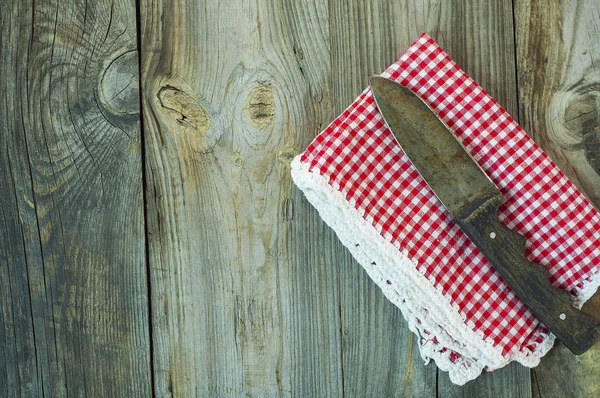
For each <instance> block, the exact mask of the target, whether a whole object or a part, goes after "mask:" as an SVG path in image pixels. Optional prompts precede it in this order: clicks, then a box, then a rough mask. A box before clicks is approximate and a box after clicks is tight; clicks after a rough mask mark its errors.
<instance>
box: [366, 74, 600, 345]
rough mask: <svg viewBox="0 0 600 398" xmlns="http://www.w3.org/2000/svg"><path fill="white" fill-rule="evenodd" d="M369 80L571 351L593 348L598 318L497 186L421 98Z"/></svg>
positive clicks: (416, 161)
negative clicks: (504, 206) (519, 222)
mask: <svg viewBox="0 0 600 398" xmlns="http://www.w3.org/2000/svg"><path fill="white" fill-rule="evenodd" d="M370 80H371V90H372V93H373V97H374V98H375V101H376V103H377V107H378V108H379V111H380V112H381V114H382V115H383V118H384V119H385V122H386V123H387V125H388V127H389V128H390V130H391V131H392V133H393V134H394V136H395V137H396V139H397V140H398V143H399V144H400V146H401V147H402V149H403V150H404V152H405V153H406V155H407V156H408V158H409V159H410V160H411V162H412V164H413V165H414V166H415V168H416V169H417V170H418V171H419V173H420V174H421V176H422V177H423V178H424V179H425V181H426V182H427V184H428V185H429V187H430V188H431V189H432V190H433V192H434V193H435V194H436V196H437V197H438V198H439V199H440V200H441V202H442V203H443V204H444V206H445V207H446V209H447V210H448V211H449V212H450V214H451V215H452V217H453V218H454V221H455V222H456V223H457V225H458V226H460V227H461V229H462V230H463V231H464V232H465V233H466V234H467V236H468V237H469V238H470V239H471V241H472V242H473V243H474V244H475V245H476V246H477V247H478V248H479V249H480V250H481V252H482V253H483V255H484V256H485V257H486V258H487V260H488V261H489V262H490V263H491V264H492V266H494V268H495V269H496V270H497V271H498V273H499V274H500V275H501V276H502V278H504V280H505V281H506V282H507V283H508V285H509V286H510V287H511V288H512V289H513V291H514V292H515V293H516V295H517V296H518V297H519V298H520V299H521V301H523V302H524V303H525V304H526V305H527V306H528V307H529V309H530V310H531V311H532V312H533V314H534V315H535V316H536V317H537V318H538V319H539V320H540V321H541V322H542V323H544V325H546V327H548V329H549V330H550V331H551V332H552V333H554V335H556V336H557V337H558V338H559V339H560V340H561V341H562V342H563V343H564V344H565V345H566V346H567V347H568V348H569V349H570V350H571V351H572V352H573V353H575V354H581V353H583V352H585V351H586V350H587V349H588V348H590V347H591V346H592V345H593V343H594V341H595V339H596V338H597V336H598V334H600V320H599V319H596V318H594V317H592V316H590V315H588V314H586V313H584V312H583V311H580V310H578V309H577V308H575V307H573V304H572V300H571V295H570V293H568V292H567V291H565V290H561V289H558V288H556V287H554V286H553V285H552V284H551V283H550V279H549V277H548V273H547V272H546V270H545V269H544V267H543V266H542V265H540V264H536V263H533V262H531V261H529V260H528V259H527V258H526V257H525V238H523V236H521V235H519V234H518V233H516V232H514V231H512V230H510V229H509V228H507V227H505V226H504V225H503V224H502V223H501V222H500V220H498V214H497V213H498V207H499V206H500V204H501V203H502V202H503V200H504V198H503V196H502V193H501V192H500V190H499V189H498V187H496V185H495V184H494V183H493V182H492V181H491V180H490V179H489V177H488V176H487V175H486V174H485V173H484V172H483V170H481V169H480V168H479V165H478V164H477V163H476V162H475V160H473V158H471V156H470V155H469V153H468V152H467V151H466V150H465V149H464V148H463V147H462V145H461V144H460V143H459V142H458V141H457V140H456V138H455V137H454V134H453V133H452V132H450V131H449V129H448V128H447V127H446V125H445V124H444V123H443V122H442V121H441V120H440V119H439V118H438V117H437V115H436V114H435V113H434V112H433V111H432V110H431V109H429V107H428V106H427V105H426V104H425V103H424V102H423V101H421V99H420V98H419V97H417V96H416V95H415V94H413V93H412V92H411V91H410V90H409V89H407V88H405V87H403V86H401V85H400V84H398V83H395V82H393V81H391V80H388V79H385V78H383V77H379V76H373V77H371V79H370Z"/></svg>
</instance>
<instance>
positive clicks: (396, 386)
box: [331, 1, 530, 396]
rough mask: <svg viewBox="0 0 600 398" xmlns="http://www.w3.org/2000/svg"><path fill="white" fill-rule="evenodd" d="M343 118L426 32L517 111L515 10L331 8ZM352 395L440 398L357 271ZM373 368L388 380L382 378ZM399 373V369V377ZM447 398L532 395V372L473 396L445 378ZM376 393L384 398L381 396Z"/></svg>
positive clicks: (352, 271) (429, 370) (348, 318)
mask: <svg viewBox="0 0 600 398" xmlns="http://www.w3.org/2000/svg"><path fill="white" fill-rule="evenodd" d="M331 15H332V16H331V18H332V22H331V32H332V36H331V37H332V59H333V68H334V98H335V109H336V112H341V111H342V110H343V109H344V108H345V107H346V106H347V105H348V104H350V102H351V101H352V100H353V99H354V98H355V97H356V96H357V95H358V94H359V93H360V92H361V91H362V89H364V87H366V85H367V84H368V81H367V80H368V76H369V75H370V74H373V73H380V72H381V71H382V70H383V69H385V67H387V66H388V65H390V64H391V63H392V62H394V61H395V60H396V59H397V58H398V57H399V56H400V55H401V53H402V52H403V51H404V50H405V49H406V48H407V47H408V46H409V45H410V43H411V42H412V41H413V40H415V39H416V38H417V37H418V36H419V35H420V33H421V32H422V31H427V32H428V33H429V34H430V35H431V36H432V37H433V38H434V39H435V40H436V41H437V42H438V43H440V45H442V47H444V49H445V50H446V51H447V52H448V53H449V54H450V55H451V56H452V57H453V58H454V60H455V61H457V62H458V64H459V65H461V67H462V68H463V69H464V70H466V71H467V72H468V73H469V74H470V75H471V76H473V77H474V78H475V79H476V80H477V81H478V82H479V83H480V84H481V85H482V86H483V87H484V88H485V89H486V90H487V91H488V92H489V93H490V94H491V95H493V96H494V97H495V98H496V99H497V100H498V101H499V102H500V103H501V104H502V105H503V106H504V107H505V108H506V109H507V110H508V111H509V112H511V113H512V114H513V115H516V111H517V93H516V84H515V83H516V79H515V64H514V41H513V30H512V5H511V2H510V1H503V2H492V3H490V4H487V3H486V4H483V3H481V2H474V1H454V2H443V3H442V2H435V1H429V2H421V1H398V2H387V1H375V2H362V1H350V2H340V3H335V5H334V4H333V3H332V10H331ZM340 278H341V280H342V281H343V282H342V285H341V301H340V304H341V305H342V325H343V330H344V334H343V338H344V339H343V343H344V345H343V350H344V351H343V359H344V381H345V383H344V391H345V392H346V393H348V392H350V395H355V396H363V395H370V394H373V395H376V396H398V395H407V396H414V395H418V396H432V395H435V394H436V392H435V390H434V389H433V386H434V385H435V378H434V376H435V367H433V366H432V365H430V366H428V367H425V366H423V365H422V363H420V362H421V360H420V358H419V356H418V355H414V354H413V351H414V350H415V347H414V344H415V343H414V342H413V337H412V336H411V335H410V334H408V333H406V332H405V329H406V323H405V322H404V320H403V319H402V317H401V314H400V312H399V311H398V310H396V309H395V307H394V306H393V305H392V304H391V303H389V302H388V301H387V300H386V299H385V298H384V297H383V295H382V294H381V292H380V291H379V289H378V288H377V287H376V286H375V285H374V284H373V283H372V282H370V280H369V279H368V276H367V275H366V273H365V272H363V271H362V270H361V269H360V266H359V265H358V264H356V263H353V264H349V265H348V266H347V267H342V269H341V272H340ZM373 369H385V371H379V372H373V371H372V370H373ZM390 369H391V370H390ZM438 379H439V380H438V386H437V390H438V393H439V395H440V396H462V395H465V396H467V395H471V396H484V395H483V394H485V396H506V395H508V396H527V395H529V393H528V391H530V381H529V371H528V369H526V368H523V367H522V366H511V367H510V368H509V369H507V370H504V371H499V372H495V373H493V374H492V375H484V376H482V377H481V378H480V379H477V380H476V381H473V382H471V383H469V384H468V385H467V386H465V387H457V386H454V385H452V384H451V382H450V381H449V379H448V376H447V374H446V373H444V372H440V373H439V375H438ZM374 392H376V393H374Z"/></svg>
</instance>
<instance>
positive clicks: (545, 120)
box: [515, 0, 600, 208]
mask: <svg viewBox="0 0 600 398" xmlns="http://www.w3.org/2000/svg"><path fill="white" fill-rule="evenodd" d="M599 12H600V11H599V8H598V2H597V1H594V0H589V1H579V2H568V3H566V4H563V3H553V2H547V3H546V2H539V1H535V2H528V1H517V2H516V3H515V17H516V23H517V49H518V50H517V56H518V66H519V96H520V112H521V117H522V119H523V127H524V128H525V130H526V131H527V132H528V133H529V134H530V135H531V136H532V137H533V138H534V139H535V140H536V142H537V143H538V144H539V145H540V146H541V147H542V148H543V149H544V151H546V152H547V153H548V154H549V155H550V156H551V157H552V160H554V161H555V162H556V163H557V164H558V166H559V167H560V168H561V169H562V170H563V171H564V172H565V173H566V174H567V176H568V177H569V178H570V179H571V181H573V182H574V183H575V185H577V186H578V187H579V188H580V189H581V190H582V192H584V193H585V194H586V195H587V196H588V197H589V198H590V199H591V201H592V203H594V204H595V206H596V207H597V208H600V163H599V162H598V159H600V148H599V146H598V143H599V142H600V127H599V126H600V110H599V109H600V108H599V106H598V101H599V100H600V94H599V93H600V63H599V62H598V59H599V58H600V42H599V41H598V40H597V39H598V23H599V22H598V21H599V18H598V17H599Z"/></svg>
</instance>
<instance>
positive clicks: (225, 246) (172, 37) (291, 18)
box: [141, 0, 342, 396]
mask: <svg viewBox="0 0 600 398" xmlns="http://www.w3.org/2000/svg"><path fill="white" fill-rule="evenodd" d="M141 24H142V25H141V28H142V48H143V52H142V77H143V79H142V80H143V86H142V87H143V112H144V124H145V137H146V138H145V142H146V172H147V176H148V188H147V197H148V230H149V232H148V233H149V236H150V240H149V248H150V266H151V279H152V310H153V315H152V318H153V319H152V324H153V337H154V352H155V360H154V366H155V371H156V383H155V385H156V393H157V395H159V396H164V395H170V394H172V395H175V396H187V395H198V396H207V395H210V396H239V395H241V394H247V395H248V396H277V395H298V396H319V395H322V396H329V395H331V396H340V395H342V391H341V389H342V381H341V377H342V366H341V363H340V353H341V349H340V321H339V303H338V294H337V292H338V287H337V284H338V276H337V269H336V264H337V263H338V262H339V260H338V256H339V255H338V254H337V253H339V251H338V249H339V247H340V245H339V244H338V243H335V240H334V238H333V234H332V233H331V232H330V231H329V230H326V229H325V228H324V225H323V223H322V221H320V220H319V219H318V216H317V214H316V212H315V211H314V210H313V209H312V208H310V207H309V206H308V203H307V202H306V200H305V199H303V198H302V195H301V193H300V192H299V191H298V190H297V189H296V188H295V187H294V186H293V184H292V182H291V177H290V170H289V163H290V161H291V159H292V157H293V156H294V155H295V154H297V153H299V152H300V151H301V149H302V148H304V147H305V146H306V145H308V143H309V142H310V140H311V139H312V138H313V137H314V136H315V135H316V134H317V133H318V131H320V129H322V128H323V126H324V124H325V123H327V122H328V121H330V120H331V119H332V118H333V116H334V115H333V113H332V105H331V74H330V63H329V23H328V9H327V2H326V1H314V2H307V3H304V2H298V3H296V2H280V1H266V0H261V1H257V2H250V3H248V2H241V1H233V2H223V1H214V0H204V1H190V0H180V1H174V2H171V1H169V2H156V1H142V2H141Z"/></svg>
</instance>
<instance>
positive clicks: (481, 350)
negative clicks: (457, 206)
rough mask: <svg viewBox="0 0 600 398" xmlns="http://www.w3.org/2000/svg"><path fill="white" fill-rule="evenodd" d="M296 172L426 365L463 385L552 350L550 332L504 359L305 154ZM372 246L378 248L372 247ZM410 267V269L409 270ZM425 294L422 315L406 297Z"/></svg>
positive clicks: (296, 161) (419, 297)
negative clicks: (455, 356) (398, 315)
mask: <svg viewBox="0 0 600 398" xmlns="http://www.w3.org/2000/svg"><path fill="white" fill-rule="evenodd" d="M291 174H292V179H293V180H294V183H295V184H296V185H297V186H298V187H299V188H300V189H301V190H302V191H303V193H304V195H305V196H306V198H307V199H308V201H309V202H310V203H311V205H313V206H314V207H315V209H317V211H318V212H319V215H320V216H321V218H322V219H323V221H325V223H326V224H327V225H329V226H330V227H331V228H332V229H333V230H334V232H335V233H336V235H337V236H338V238H339V239H340V241H341V242H342V243H343V244H344V246H346V247H347V248H348V249H349V250H350V252H351V254H352V256H353V257H354V258H355V259H356V260H357V261H358V262H359V263H360V264H361V266H362V267H363V268H364V269H365V270H366V271H367V273H368V274H369V276H370V278H371V279H373V281H374V282H375V283H376V284H377V285H378V286H379V287H380V288H381V290H382V291H383V293H384V295H385V296H386V298H387V299H389V300H390V301H391V302H392V303H393V304H394V305H396V306H397V307H398V308H400V310H401V312H402V315H403V316H404V318H405V319H406V321H407V322H408V326H409V329H410V330H411V331H412V332H414V333H415V334H417V335H420V336H421V338H422V340H424V341H423V342H422V343H424V344H421V345H419V349H420V352H421V356H422V357H423V359H424V360H425V362H426V363H427V362H428V359H429V358H431V359H433V360H434V361H435V363H436V365H437V366H438V367H439V368H440V369H442V370H443V371H447V372H449V376H450V379H451V381H452V382H453V383H455V384H458V385H463V384H464V383H466V382H468V381H470V380H473V379H475V378H476V377H477V376H478V375H479V374H480V373H481V371H482V370H483V369H484V368H488V369H489V370H495V369H499V368H501V367H503V366H506V365H507V364H508V363H510V362H511V361H513V360H516V361H518V362H519V363H521V364H522V365H524V366H527V367H534V366H537V365H538V364H539V361H540V358H541V357H542V356H544V355H545V354H546V353H547V352H548V351H549V350H550V348H552V346H553V344H554V336H553V335H549V336H548V338H547V339H545V340H544V341H543V342H542V343H541V344H539V345H538V346H537V347H536V349H535V350H534V351H533V352H531V353H528V354H525V353H523V352H521V351H517V352H515V353H513V354H511V355H509V356H506V357H503V356H502V354H501V352H500V350H499V349H498V348H497V347H494V345H493V344H492V341H490V340H489V339H488V338H486V337H485V336H483V334H482V333H480V332H478V331H475V330H473V329H472V328H471V327H469V325H468V324H467V323H466V320H465V318H464V316H463V315H462V314H461V313H460V312H459V311H458V308H455V307H454V306H453V305H452V303H451V302H450V301H449V300H448V299H447V298H446V297H445V296H444V295H443V294H442V293H441V292H440V291H439V290H437V289H435V287H434V286H432V285H431V282H430V281H429V280H428V279H427V278H426V277H425V276H424V275H422V274H420V273H417V272H415V269H414V265H413V263H412V260H410V259H409V258H408V257H407V256H406V255H405V254H403V253H402V252H401V251H399V250H398V248H397V247H395V246H394V245H393V244H392V243H390V242H388V241H386V240H385V239H384V238H383V237H382V236H381V235H380V234H379V233H378V231H377V230H376V229H375V228H374V227H373V226H372V225H370V224H369V223H368V222H367V221H366V220H364V219H363V218H362V217H361V215H360V214H359V213H358V211H357V210H356V209H355V208H354V207H353V206H352V205H351V204H350V203H349V202H347V201H346V200H345V198H344V195H343V193H342V192H340V191H337V190H336V189H334V188H333V187H332V186H331V185H329V183H328V181H327V179H326V178H324V177H322V176H321V175H320V174H318V173H314V172H311V171H308V166H307V165H305V164H303V163H302V162H301V160H300V156H298V157H296V158H295V159H294V160H293V161H292V167H291ZM357 229H359V230H360V231H361V232H360V233H359V234H357V233H355V231H356V230H357ZM357 244H358V246H357ZM373 244H374V245H375V246H374V247H370V246H371V245H373ZM394 260H395V262H396V264H394V265H401V266H400V267H397V268H398V269H396V270H394V269H393V268H394V267H392V266H391V264H389V263H387V264H386V262H385V261H394ZM373 263H375V264H386V265H388V267H387V268H386V270H385V271H386V272H387V273H386V274H385V276H384V274H383V272H382V270H381V269H378V268H376V267H375V266H374V265H373ZM403 268H404V270H403ZM408 269H410V270H409V271H406V270H408ZM394 271H396V272H398V271H401V272H402V271H406V272H402V275H398V276H401V278H398V277H394V276H393V274H394ZM390 278H393V279H394V282H396V284H399V283H400V281H401V280H403V279H404V280H406V279H408V280H410V281H412V283H409V284H404V286H403V288H407V285H409V286H410V285H412V286H413V287H418V290H420V291H419V293H417V294H415V293H414V292H413V297H408V295H410V291H406V290H404V291H398V290H396V289H395V287H394V284H389V283H388V281H389V280H390ZM403 295H404V296H403ZM423 296H425V297H427V298H428V300H427V304H428V305H431V304H437V305H436V306H434V307H430V308H427V313H425V312H421V313H419V314H418V316H417V314H415V313H414V308H411V307H410V304H407V301H406V300H407V299H409V300H410V299H412V300H415V299H417V300H422V297H423ZM436 318H437V319H440V321H441V322H443V324H444V328H445V330H444V329H442V328H440V327H436V326H435V324H436V323H437V322H435V320H436ZM438 324H439V323H438ZM436 329H438V330H436ZM449 329H450V330H452V331H453V333H452V334H454V335H455V336H456V337H458V338H460V340H462V341H463V342H469V344H470V345H469V346H467V347H465V346H463V345H462V344H461V343H460V342H459V341H456V340H454V339H453V338H452V337H451V336H446V337H444V335H445V334H446V333H445V332H446V331H447V330H449ZM428 330H431V332H432V334H434V332H435V336H436V337H437V338H438V340H439V346H438V347H447V348H450V349H451V350H452V351H456V352H457V353H459V354H461V355H462V357H461V359H460V360H459V361H458V362H454V361H452V360H451V351H450V350H446V351H439V350H436V349H434V348H435V347H434V346H433V345H432V344H430V345H428V344H427V342H426V341H425V339H426V336H424V334H425V333H424V332H425V331H428ZM465 354H466V355H465ZM471 355H478V357H477V356H476V357H475V358H476V359H475V360H473V359H472V358H469V356H471Z"/></svg>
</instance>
